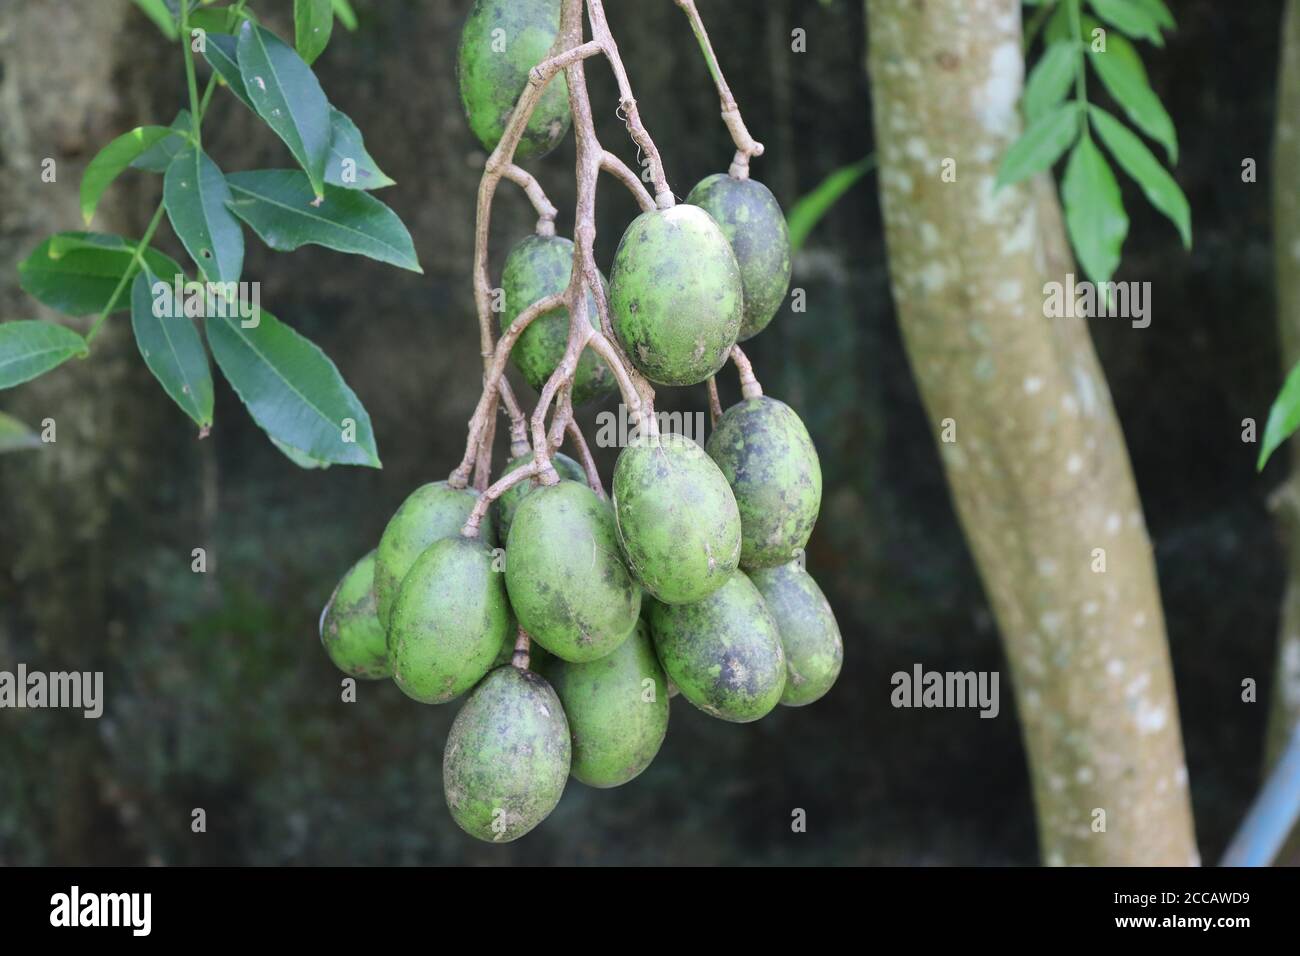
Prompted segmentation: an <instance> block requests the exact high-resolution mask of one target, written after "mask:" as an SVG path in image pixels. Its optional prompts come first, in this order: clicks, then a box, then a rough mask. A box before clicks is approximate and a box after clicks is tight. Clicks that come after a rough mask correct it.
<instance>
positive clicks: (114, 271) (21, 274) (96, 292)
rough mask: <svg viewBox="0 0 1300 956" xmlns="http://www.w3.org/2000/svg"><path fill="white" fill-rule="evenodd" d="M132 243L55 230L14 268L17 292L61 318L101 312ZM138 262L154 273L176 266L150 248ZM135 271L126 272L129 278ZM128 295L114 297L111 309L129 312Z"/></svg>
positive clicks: (167, 272) (128, 258)
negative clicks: (145, 264) (17, 285)
mask: <svg viewBox="0 0 1300 956" xmlns="http://www.w3.org/2000/svg"><path fill="white" fill-rule="evenodd" d="M134 255H135V245H134V244H132V243H130V242H128V241H127V240H125V239H123V238H122V237H121V236H112V235H106V234H104V233H98V232H61V233H58V234H57V235H54V236H51V237H50V238H48V239H46V240H45V241H44V242H42V243H41V244H40V245H39V246H37V247H36V249H35V250H33V251H32V254H31V255H30V256H28V257H27V258H26V259H25V260H23V261H22V262H20V263H19V264H18V282H19V284H20V285H21V286H22V288H23V291H24V292H26V293H27V294H28V295H30V296H31V297H32V298H34V299H36V300H37V301H38V302H40V303H41V304H42V305H46V306H49V307H50V308H51V309H58V310H59V311H60V312H63V313H66V314H67V315H89V314H91V313H94V312H102V311H103V310H104V308H105V307H106V306H107V305H108V301H109V299H110V298H111V297H112V295H113V292H114V291H115V290H116V289H117V286H118V283H119V282H121V281H122V277H123V276H124V275H126V273H127V269H128V268H130V267H131V265H132V260H133V258H134ZM144 261H145V262H146V263H147V264H148V266H149V268H150V269H152V270H154V272H155V273H157V274H159V275H175V274H176V273H177V272H180V266H178V265H177V264H176V262H175V261H174V260H173V259H171V258H170V257H169V256H165V255H163V254H162V253H161V252H159V251H158V250H156V249H147V250H145V253H144ZM135 271H136V270H135V269H134V268H131V275H132V276H134V274H135ZM130 306H131V300H130V296H128V295H127V294H125V291H124V292H123V294H121V295H119V296H118V299H117V302H116V303H115V305H114V308H113V311H115V312H117V311H121V310H125V309H128V308H130Z"/></svg>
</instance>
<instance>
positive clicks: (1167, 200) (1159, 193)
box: [1089, 106, 1192, 249]
mask: <svg viewBox="0 0 1300 956" xmlns="http://www.w3.org/2000/svg"><path fill="white" fill-rule="evenodd" d="M1089 112H1090V114H1091V116H1092V123H1093V125H1094V126H1095V127H1096V129H1097V135H1098V136H1100V137H1101V141H1102V142H1103V143H1105V144H1106V147H1107V148H1108V149H1109V150H1110V151H1111V153H1112V155H1114V157H1115V159H1116V160H1117V161H1118V162H1119V164H1120V166H1121V167H1122V168H1123V170H1124V172H1126V173H1128V174H1129V175H1130V176H1132V177H1133V179H1134V180H1135V181H1136V182H1137V184H1138V185H1139V186H1141V187H1142V192H1143V194H1144V195H1145V196H1146V197H1147V201H1148V202H1150V203H1151V205H1153V206H1155V207H1156V208H1157V209H1159V210H1160V211H1161V212H1162V213H1164V214H1165V215H1166V216H1168V217H1169V219H1170V221H1171V222H1173V224H1174V225H1175V226H1177V227H1178V234H1179V235H1180V236H1182V239H1183V245H1184V246H1185V247H1186V248H1188V249H1190V248H1191V247H1192V207H1191V205H1190V204H1189V203H1188V202H1187V197H1186V196H1184V195H1183V191H1182V190H1181V189H1180V188H1179V187H1178V183H1176V182H1174V178H1173V177H1172V176H1170V175H1169V173H1167V172H1166V171H1165V168H1164V167H1163V166H1161V165H1160V160H1158V159H1156V157H1155V155H1154V154H1153V153H1152V152H1151V150H1149V149H1147V147H1146V144H1145V143H1143V142H1142V140H1141V138H1139V137H1138V135H1137V134H1136V133H1133V132H1132V131H1131V130H1129V128H1128V127H1127V126H1125V125H1124V124H1123V123H1121V122H1120V121H1119V120H1117V119H1116V118H1115V117H1113V116H1111V115H1110V114H1109V113H1107V112H1106V111H1105V110H1103V109H1101V108H1100V107H1098V106H1094V107H1092V108H1091V110H1090V111H1089Z"/></svg>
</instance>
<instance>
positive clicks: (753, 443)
mask: <svg viewBox="0 0 1300 956" xmlns="http://www.w3.org/2000/svg"><path fill="white" fill-rule="evenodd" d="M708 449H709V455H710V457H712V458H713V460H714V461H715V462H717V463H718V467H719V468H721V469H722V473H723V474H724V475H726V476H727V481H728V482H729V483H730V484H731V490H732V491H734V492H735V494H736V504H737V505H738V506H739V507H740V523H741V529H742V534H741V542H742V543H741V549H740V566H741V567H742V568H745V569H746V570H749V569H750V568H770V567H774V566H776V565H778V564H785V563H786V562H787V561H790V560H792V559H794V558H795V557H797V555H798V551H799V549H801V548H802V547H803V546H804V545H805V544H807V543H808V536H809V535H810V534H812V529H813V525H815V524H816V523H817V513H818V511H819V510H820V509H821V503H822V469H821V464H820V462H819V461H818V460H817V449H816V448H814V447H813V443H812V438H810V437H809V436H808V429H806V428H805V427H804V424H803V422H802V421H800V420H799V416H798V415H796V414H795V413H794V410H793V409H791V408H790V406H789V405H786V404H785V403H784V402H779V401H777V400H776V399H774V398H768V397H767V396H763V397H761V398H751V399H746V400H745V401H742V402H740V403H739V404H737V405H733V406H732V407H731V408H729V409H727V411H726V412H725V413H724V414H723V416H722V417H721V418H720V419H718V424H717V425H716V426H715V427H714V429H713V434H712V435H710V436H709V442H708Z"/></svg>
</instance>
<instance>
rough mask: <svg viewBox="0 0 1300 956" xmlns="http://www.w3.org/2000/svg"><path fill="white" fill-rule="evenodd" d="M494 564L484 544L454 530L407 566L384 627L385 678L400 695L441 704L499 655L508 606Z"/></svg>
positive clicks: (478, 676) (468, 685) (479, 675)
mask: <svg viewBox="0 0 1300 956" xmlns="http://www.w3.org/2000/svg"><path fill="white" fill-rule="evenodd" d="M495 563H496V557H495V556H494V555H493V553H492V549H491V548H489V547H488V546H487V545H486V544H484V543H483V542H481V541H478V540H476V539H471V538H462V537H460V536H459V535H457V536H455V537H451V538H443V539H442V540H441V541H436V542H434V543H433V544H432V545H430V546H429V547H428V549H426V550H425V552H424V553H423V554H421V555H420V557H419V558H418V559H417V560H416V562H415V564H414V565H412V566H411V570H410V572H408V573H407V575H406V578H405V579H404V580H403V581H402V586H401V589H400V590H398V592H397V600H396V602H394V604H393V617H392V620H391V621H390V623H389V627H388V656H389V660H390V661H391V662H392V665H393V680H394V682H395V683H396V684H397V686H398V687H400V688H401V689H402V692H403V693H405V694H406V695H407V696H408V697H411V698H414V699H415V700H418V701H420V702H421V703H424V704H443V703H446V702H447V701H449V700H451V699H452V698H454V697H458V696H460V695H461V694H463V693H465V691H467V690H469V689H470V688H471V687H473V686H474V685H475V684H477V683H478V682H479V680H480V679H481V678H482V677H483V675H484V674H486V673H487V672H488V669H489V668H490V667H491V666H492V664H493V662H494V661H495V660H496V658H497V655H498V654H499V653H501V651H502V644H503V643H504V642H505V640H506V635H507V634H508V633H509V630H510V608H509V606H508V605H507V604H506V589H505V584H504V582H503V581H502V577H503V575H502V574H501V572H500V571H498V570H497V569H496V567H495V566H494V565H495Z"/></svg>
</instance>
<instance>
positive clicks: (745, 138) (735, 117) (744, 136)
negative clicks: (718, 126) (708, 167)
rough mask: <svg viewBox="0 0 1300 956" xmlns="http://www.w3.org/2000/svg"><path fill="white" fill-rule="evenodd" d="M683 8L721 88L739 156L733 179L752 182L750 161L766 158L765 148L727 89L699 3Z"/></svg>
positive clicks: (681, 2)
mask: <svg viewBox="0 0 1300 956" xmlns="http://www.w3.org/2000/svg"><path fill="white" fill-rule="evenodd" d="M676 3H677V5H678V6H679V7H681V8H682V11H683V12H684V13H685V14H686V17H687V19H689V20H690V21H691V30H692V31H693V32H694V33H695V39H696V40H697V41H698V42H699V44H700V52H701V53H703V54H704V62H705V63H706V64H707V65H708V67H709V73H711V74H712V75H713V82H714V84H715V85H716V86H717V87H718V99H719V101H720V102H721V105H722V122H724V123H725V124H727V131H728V132H729V133H731V141H732V142H733V143H735V144H736V156H735V158H734V159H733V160H732V161H731V169H730V173H731V177H732V178H733V179H741V180H744V179H748V178H749V158H750V157H751V156H762V155H763V144H762V143H760V142H758V140H756V139H754V137H752V136H750V135H749V130H748V129H746V128H745V120H744V119H743V118H742V117H741V115H740V107H739V106H738V105H737V103H736V98H735V97H734V96H733V95H732V94H731V87H730V86H728V85H727V78H726V77H725V76H723V74H722V67H721V66H720V65H719V64H718V57H717V54H715V53H714V52H713V44H712V43H711V42H710V41H709V33H708V31H707V30H705V29H704V21H703V20H702V19H701V18H700V11H699V10H698V9H696V7H695V0H676Z"/></svg>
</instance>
